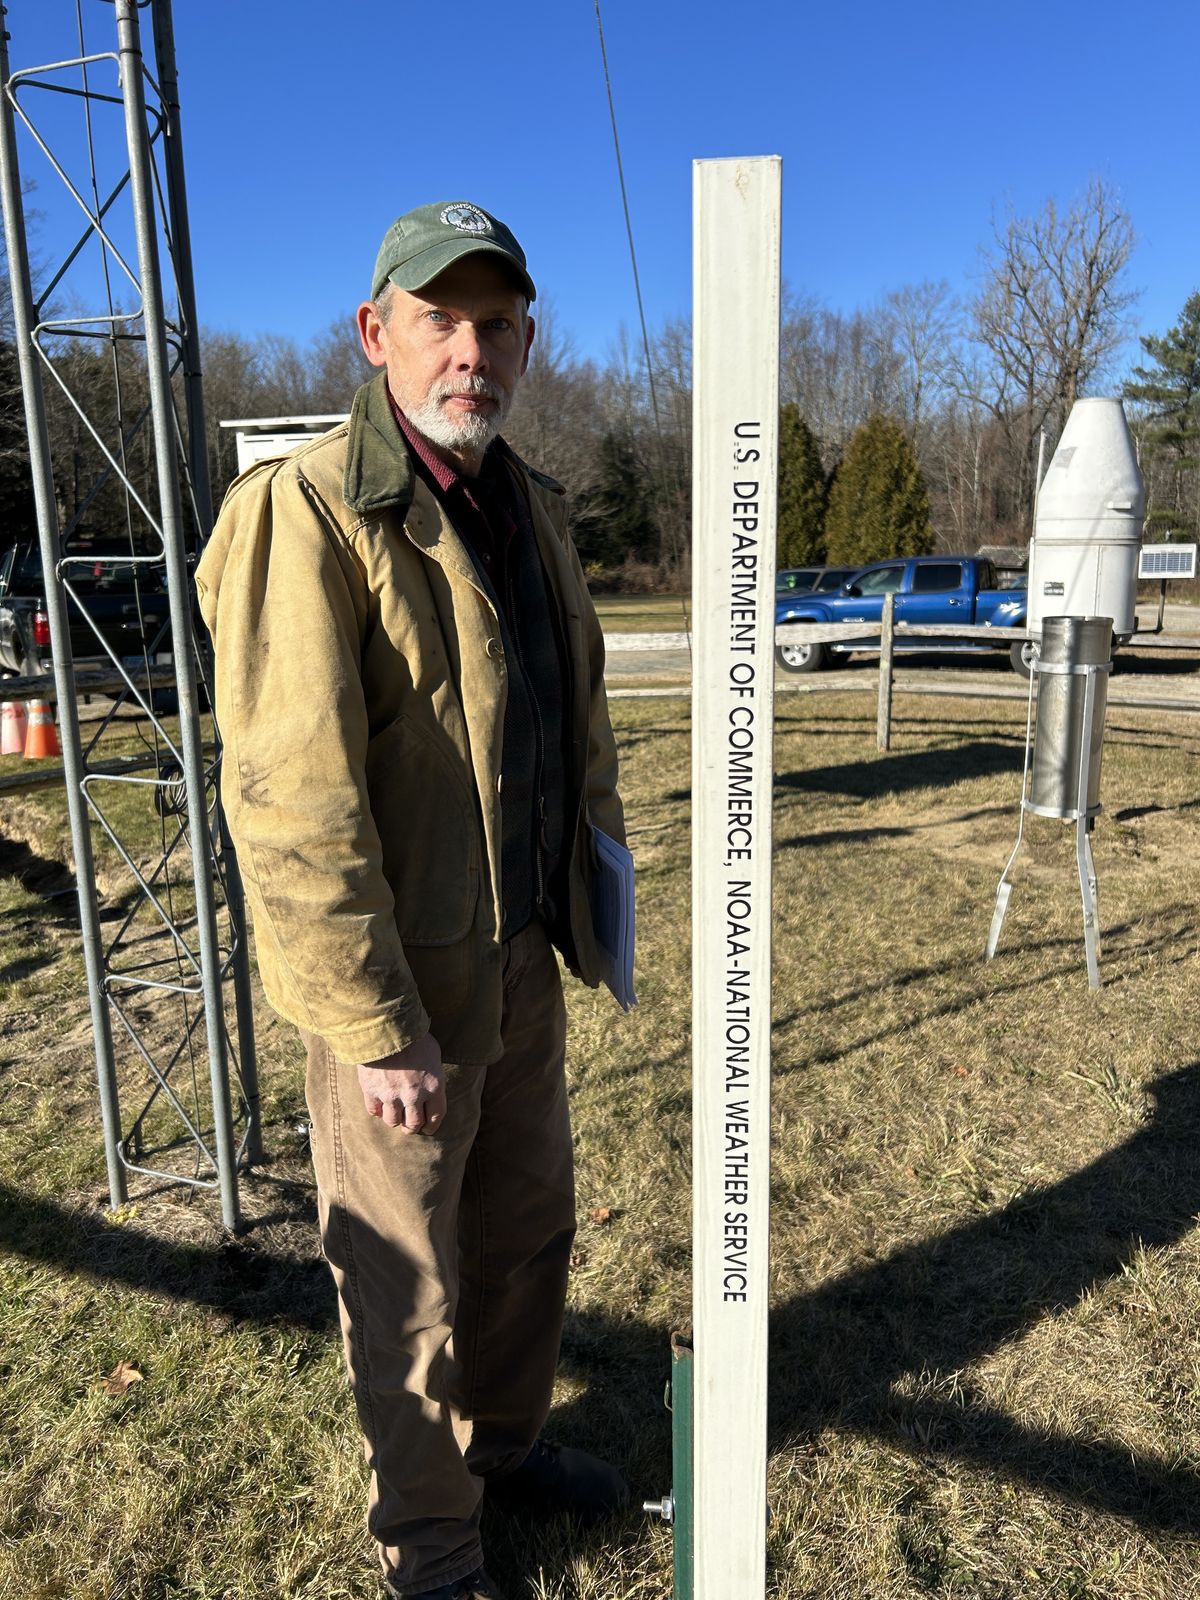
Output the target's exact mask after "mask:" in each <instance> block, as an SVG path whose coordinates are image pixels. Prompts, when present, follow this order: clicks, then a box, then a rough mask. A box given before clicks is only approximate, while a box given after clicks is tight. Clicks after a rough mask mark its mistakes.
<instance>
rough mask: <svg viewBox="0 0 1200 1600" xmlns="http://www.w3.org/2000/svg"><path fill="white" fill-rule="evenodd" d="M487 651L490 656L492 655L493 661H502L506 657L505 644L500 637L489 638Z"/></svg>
mask: <svg viewBox="0 0 1200 1600" xmlns="http://www.w3.org/2000/svg"><path fill="white" fill-rule="evenodd" d="M487 653H488V655H489V656H491V658H492V660H493V661H502V660H503V659H504V646H503V645H502V644H501V643H500V641H499V639H489V640H488V642H487Z"/></svg>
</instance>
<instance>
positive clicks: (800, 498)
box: [777, 405, 825, 567]
mask: <svg viewBox="0 0 1200 1600" xmlns="http://www.w3.org/2000/svg"><path fill="white" fill-rule="evenodd" d="M778 515H779V534H778V551H777V560H778V563H779V565H780V567H803V566H811V565H814V564H817V563H821V562H824V560H825V473H824V470H823V469H822V466H821V452H820V450H819V449H818V447H817V441H816V438H815V436H814V435H813V431H812V429H811V428H810V427H809V425H808V423H807V422H805V420H804V418H803V417H802V416H801V415H800V407H799V406H797V405H786V406H782V407H781V408H780V411H779V509H778Z"/></svg>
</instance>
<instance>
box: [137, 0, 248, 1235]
mask: <svg viewBox="0 0 1200 1600" xmlns="http://www.w3.org/2000/svg"><path fill="white" fill-rule="evenodd" d="M116 16H117V50H118V58H119V62H120V74H121V87H122V91H123V92H122V99H123V102H124V110H125V137H126V142H127V145H128V150H129V174H130V190H131V196H132V201H133V216H134V227H135V233H136V237H137V253H138V270H139V275H140V278H141V295H142V316H143V320H144V326H145V336H146V368H147V377H148V381H149V391H150V396H151V401H152V404H153V408H154V411H153V418H152V422H153V427H154V453H155V464H156V468H157V473H158V483H159V500H160V507H161V515H162V530H161V531H162V542H163V554H164V558H165V564H166V571H167V597H168V602H169V607H170V613H171V632H172V641H173V645H174V653H175V680H176V685H177V689H178V695H179V735H180V747H181V752H182V756H183V769H184V784H185V788H186V792H187V815H188V827H189V834H190V843H191V850H192V878H193V883H194V886H195V893H196V927H197V935H198V938H199V944H200V965H201V969H202V972H203V992H204V1013H205V1031H206V1033H207V1036H208V1060H209V1075H210V1079H211V1084H212V1106H213V1132H214V1142H215V1144H216V1149H217V1179H218V1184H219V1187H220V1193H221V1214H222V1219H223V1221H224V1223H225V1225H226V1227H228V1228H236V1227H237V1225H238V1223H239V1220H240V1214H239V1207H238V1192H237V1171H236V1159H237V1158H236V1152H235V1149H234V1143H233V1113H232V1104H231V1100H230V1093H229V1072H228V1063H227V1058H226V1052H225V1015H224V1005H223V996H222V984H221V978H220V953H219V945H218V939H217V917H216V901H215V896H214V893H213V880H212V871H211V856H210V838H209V820H208V804H207V796H206V786H205V778H204V761H203V755H202V752H201V748H200V710H199V702H198V697H197V692H196V663H195V658H194V655H193V645H192V610H191V604H190V590H191V583H190V574H189V572H188V567H187V560H186V557H185V553H184V544H183V518H182V502H181V498H180V493H179V481H178V472H177V458H176V444H175V431H174V410H173V407H172V404H171V380H170V373H169V365H168V360H167V342H166V334H165V330H164V326H163V294H162V278H161V274H160V270H159V256H158V238H157V231H156V228H155V222H154V216H155V213H154V191H153V186H152V182H151V172H150V150H149V142H148V139H147V133H146V95H145V84H144V81H143V76H142V51H141V38H140V32H139V26H138V4H137V0H116Z"/></svg>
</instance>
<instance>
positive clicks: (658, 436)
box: [595, 0, 692, 656]
mask: <svg viewBox="0 0 1200 1600" xmlns="http://www.w3.org/2000/svg"><path fill="white" fill-rule="evenodd" d="M595 7H596V32H597V34H598V35H599V38H600V60H601V63H602V65H603V67H604V89H605V92H606V94H607V95H608V115H609V120H610V122H611V123H612V136H613V153H614V154H615V156H616V158H617V182H618V184H619V185H620V189H621V208H622V210H623V211H624V213H625V233H626V236H627V237H628V239H629V262H630V265H631V266H632V268H633V290H634V294H635V295H636V296H637V308H638V321H639V323H640V324H641V329H642V351H643V353H644V355H645V358H646V381H647V383H648V384H649V386H650V407H651V410H652V411H653V412H654V435H655V440H656V442H657V444H658V465H659V473H660V476H662V475H663V468H664V466H665V464H666V451H665V448H664V446H663V432H662V418H661V417H660V415H659V410H658V390H657V388H656V386H655V383H654V362H653V361H652V359H651V356H650V335H649V333H648V332H647V331H646V308H645V306H644V304H643V303H642V282H641V278H640V276H639V274H638V264H637V249H636V247H635V245H634V242H633V221H632V219H631V217H630V215H629V194H628V191H627V190H626V188H625V167H624V163H623V162H622V160H621V139H620V136H619V134H618V133H617V108H616V104H615V102H614V101H613V91H612V78H611V76H610V75H609V70H608V51H607V50H606V49H605V46H604V23H603V22H602V21H601V18H600V0H595ZM668 530H669V533H670V538H671V545H672V551H673V554H674V556H675V571H676V573H677V574H678V572H679V565H680V563H679V546H678V543H677V541H676V538H675V530H674V526H673V524H671V522H670V519H669V518H668ZM680 604H681V606H682V608H683V627H684V632H685V633H686V634H687V644H688V654H689V656H690V655H691V652H692V627H691V622H690V620H689V618H688V606H687V597H686V595H685V596H681V599H680Z"/></svg>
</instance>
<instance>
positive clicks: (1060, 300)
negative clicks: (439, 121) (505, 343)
mask: <svg viewBox="0 0 1200 1600" xmlns="http://www.w3.org/2000/svg"><path fill="white" fill-rule="evenodd" d="M1133 244H1134V234H1133V226H1132V222H1131V219H1130V217H1129V216H1128V214H1127V213H1126V211H1125V210H1124V208H1123V207H1122V205H1121V203H1120V200H1119V198H1118V197H1117V196H1116V194H1115V192H1114V191H1113V190H1112V189H1111V188H1109V187H1108V186H1107V185H1106V184H1104V183H1102V182H1100V181H1094V182H1092V183H1090V184H1089V185H1088V186H1087V188H1086V189H1085V191H1084V192H1083V193H1082V194H1081V195H1080V196H1078V197H1077V198H1076V199H1074V200H1073V201H1071V202H1070V203H1068V204H1066V205H1061V204H1059V203H1058V202H1056V201H1054V200H1048V201H1047V202H1046V203H1045V205H1044V206H1043V207H1042V208H1041V210H1040V211H1038V212H1036V213H1035V214H1032V215H1029V216H1024V215H1020V214H1018V213H1017V212H1015V211H1013V210H1012V209H1008V210H1003V211H1001V212H998V213H997V214H996V216H995V217H994V218H993V221H992V226H991V230H990V235H989V238H988V240H987V242H986V243H985V244H984V245H983V247H982V248H981V250H980V256H979V263H978V271H977V273H976V277H975V281H974V287H973V290H972V292H970V293H969V294H966V295H962V296H959V295H955V294H953V293H952V292H951V290H950V288H949V286H948V285H947V284H946V283H945V282H937V283H934V282H925V283H920V284H915V285H908V286H904V287H901V288H899V289H897V290H895V291H894V292H892V293H890V294H888V295H887V296H886V297H885V298H884V300H883V301H882V302H881V303H880V304H878V305H876V306H873V307H867V308H864V309H858V310H854V311H851V312H842V311H837V310H832V309H830V308H829V307H827V306H823V305H821V304H820V303H818V302H817V301H816V300H814V299H813V298H811V297H808V296H805V295H803V294H800V293H796V292H789V293H788V294H787V295H786V296H785V303H784V307H783V315H782V325H781V344H780V356H781V401H782V410H781V416H780V462H779V524H780V534H779V539H780V548H779V556H780V560H781V562H782V563H783V564H786V565H800V564H803V563H808V562H819V561H829V562H831V563H836V564H839V565H842V564H844V565H853V564H857V563H861V562H864V561H868V560H872V559H876V558H878V557H882V556H890V555H896V554H911V553H919V552H921V551H924V550H933V549H941V550H959V551H971V550H975V549H977V548H978V547H979V545H980V544H981V543H984V542H988V543H999V544H1015V545H1023V544H1024V543H1025V542H1026V541H1027V540H1028V537H1029V533H1030V529H1031V525H1032V514H1033V500H1034V492H1035V487H1036V484H1035V478H1036V469H1037V460H1038V448H1039V441H1041V440H1042V437H1043V435H1044V436H1045V450H1046V456H1045V459H1047V460H1048V459H1049V454H1050V452H1051V451H1052V450H1053V447H1054V443H1055V441H1056V439H1057V437H1058V434H1059V432H1060V431H1061V429H1062V426H1063V424H1064V422H1065V420H1066V417H1067V414H1068V413H1069V411H1070V408H1071V406H1072V405H1073V403H1074V401H1075V400H1076V399H1077V398H1078V397H1079V396H1080V395H1082V394H1085V393H1089V392H1091V393H1095V392H1108V393H1123V394H1124V396H1125V399H1126V402H1127V411H1128V413H1129V416H1130V421H1131V424H1132V426H1133V429H1134V433H1135V436H1136V439H1137V443H1138V449H1139V457H1140V460H1141V465H1142V470H1143V473H1144V474H1145V477H1146V480H1147V487H1148V492H1149V501H1150V509H1149V515H1148V520H1147V536H1148V537H1163V536H1166V535H1167V534H1175V535H1177V536H1183V537H1190V538H1195V537H1196V536H1197V533H1198V531H1200V293H1196V294H1193V295H1192V296H1191V297H1190V298H1189V299H1188V300H1187V302H1186V304H1185V306H1184V307H1183V309H1182V311H1181V314H1180V318H1179V321H1178V323H1177V324H1176V325H1174V326H1172V327H1171V328H1169V329H1167V330H1165V331H1161V332H1154V333H1149V334H1145V335H1143V336H1142V337H1141V341H1140V344H1141V360H1140V361H1139V362H1138V363H1137V364H1136V365H1134V366H1133V367H1132V369H1131V370H1130V371H1129V372H1128V373H1127V375H1126V376H1125V378H1124V382H1123V383H1122V382H1121V381H1120V379H1119V375H1118V372H1117V362H1118V360H1119V358H1120V355H1121V352H1122V350H1123V348H1125V347H1126V346H1127V342H1128V340H1129V338H1130V336H1131V334H1132V332H1133V324H1132V308H1133V305H1134V301H1135V298H1136V297H1135V292H1134V290H1133V288H1132V287H1131V285H1130V282H1129V275H1130V261H1131V256H1132V251H1133ZM4 289H5V290H6V289H7V284H5V285H4ZM536 309H537V311H538V337H537V340H536V342H535V344H534V350H533V356H532V360H531V363H530V367H529V371H528V372H527V374H526V376H525V379H524V381H523V383H522V385H521V388H520V390H519V392H518V396H517V400H516V403H515V405H514V408H513V412H512V415H511V417H510V419H509V423H508V425H507V427H506V429H505V432H506V436H507V437H508V438H509V439H510V441H511V442H512V444H513V445H514V447H515V448H516V449H517V450H518V451H519V452H520V453H521V454H523V455H525V456H526V457H527V458H528V459H529V460H530V461H531V462H533V463H534V464H535V465H537V466H538V467H540V468H542V469H543V470H545V471H548V472H550V473H552V474H554V475H555V476H556V477H558V478H560V479H561V480H562V481H563V482H564V484H566V485H567V486H568V489H569V491H570V507H571V520H572V531H573V534H574V537H575V540H576V543H577V545H578V547H579V551H580V555H581V558H582V559H583V561H584V563H585V566H586V567H587V569H588V571H589V573H590V574H591V575H592V576H593V577H594V578H595V580H596V582H597V583H598V584H603V583H604V582H606V581H607V582H609V583H612V584H619V585H623V586H628V587H642V588H652V587H660V586H672V585H677V584H681V583H686V581H687V579H688V563H689V539H690V488H691V459H690V456H691V414H692V395H691V338H690V328H689V325H688V323H687V322H686V321H685V320H683V319H679V318H673V319H668V320H667V321H665V322H664V323H662V324H661V325H660V326H659V327H658V328H657V329H655V330H654V331H653V332H652V334H651V336H650V339H649V346H650V348H649V363H647V360H646V356H645V354H644V352H643V350H642V347H641V344H640V341H639V342H638V343H636V344H635V343H634V341H633V340H632V339H630V337H629V336H628V335H627V334H624V333H622V334H621V335H619V336H618V338H617V339H616V341H615V343H614V346H613V348H612V350H611V352H610V354H609V356H608V357H607V359H606V360H604V361H602V362H600V361H596V360H592V359H583V358H581V357H580V356H579V355H578V353H577V351H576V349H575V347H574V345H573V343H572V340H571V338H570V336H569V334H568V333H567V332H566V331H565V330H563V329H562V328H561V327H560V326H559V323H558V319H557V317H556V316H555V312H554V307H553V304H552V303H549V304H547V303H545V302H543V301H539V304H538V307H537V308H536ZM8 310H9V308H8V306H7V303H6V301H5V300H0V503H2V504H0V510H2V513H3V535H0V537H3V539H4V542H8V541H9V540H10V539H12V538H14V537H18V536H20V534H21V533H22V532H23V531H32V528H33V522H32V503H31V497H30V493H29V484H28V444H27V436H26V431H25V424H24V419H23V416H22V413H21V408H20V394H19V385H18V383H17V378H16V361H15V350H14V346H13V343H12V331H11V316H10V315H8V314H7V313H8ZM202 352H203V366H204V393H205V409H206V415H207V429H208V446H209V457H210V462H211V466H212V475H213V484H214V490H215V493H216V496H217V498H218V500H219V498H220V495H221V494H222V493H223V492H224V489H225V488H226V487H227V485H228V483H229V482H230V481H231V479H232V477H233V475H234V472H235V470H236V464H235V459H234V441H233V437H232V431H231V430H229V429H222V428H220V427H219V423H220V422H221V421H222V420H230V419H235V418H243V417H262V416H297V415H303V414H331V413H339V412H343V411H345V410H347V409H348V408H349V405H350V400H351V397H352V395H353V392H354V389H355V388H356V387H357V385H358V384H359V383H360V382H362V381H363V379H364V378H365V377H366V376H368V375H369V371H370V369H369V368H368V367H367V366H366V363H365V361H364V358H363V357H362V355H361V353H360V351H359V348H358V342H357V337H356V335H355V333H354V329H353V326H352V322H351V319H350V317H349V315H347V316H346V317H345V318H343V319H339V320H338V321H337V322H335V323H333V324H331V325H330V327H329V328H327V329H326V330H325V331H324V332H323V333H322V334H321V335H319V336H318V337H317V338H315V339H313V340H312V341H310V342H309V343H308V344H306V345H300V344H297V343H296V342H295V341H294V340H291V339H287V338H282V337H277V336H261V337H258V338H252V337H248V336H246V335H242V334H234V333H220V332H208V333H207V334H205V335H204V336H203V339H202ZM50 366H51V368H52V377H54V378H57V379H58V380H61V381H50V382H48V383H47V385H46V391H47V407H48V419H49V427H50V432H51V440H52V449H53V453H54V459H55V468H56V492H57V494H58V498H59V514H60V518H61V520H62V523H63V525H64V526H66V525H68V524H69V523H73V522H75V521H77V520H80V521H83V522H86V523H90V524H91V525H94V526H95V527H97V528H102V529H107V530H108V531H110V532H117V531H119V530H121V529H122V528H124V527H125V526H126V525H127V522H128V507H127V505H126V504H125V500H124V496H123V494H122V492H121V491H120V489H119V487H118V485H117V484H116V482H115V481H113V480H111V479H110V481H108V482H107V483H105V484H103V485H102V486H101V487H100V488H99V489H97V488H96V484H97V479H98V478H100V477H101V476H102V474H103V469H104V466H105V458H104V454H103V451H102V450H101V448H100V446H99V445H98V443H97V440H96V438H95V436H94V433H93V427H95V429H96V431H97V432H99V433H100V434H101V437H102V438H104V439H105V440H106V441H108V442H109V449H110V451H113V452H114V453H119V454H120V455H121V456H122V457H123V458H124V460H125V464H126V466H127V468H128V469H129V470H130V472H131V474H132V476H133V477H134V480H135V483H138V484H142V485H146V486H148V485H149V483H150V481H151V478H152V471H153V464H152V450H151V441H150V438H149V434H148V431H147V430H146V429H142V430H141V432H140V433H136V432H135V433H132V434H131V433H130V424H131V422H132V420H133V419H134V418H136V416H137V415H138V413H139V410H140V407H141V406H142V405H143V404H144V403H145V374H144V365H143V356H142V349H141V346H139V345H138V344H137V343H135V342H128V341H125V342H117V343H115V344H109V343H106V342H104V341H101V340H97V339H87V338H83V337H73V338H72V337H64V338H63V339H61V340H60V341H59V342H58V344H57V345H56V346H55V347H54V349H53V350H52V352H51V353H50ZM71 395H75V396H77V397H79V398H81V400H82V402H83V410H84V411H85V413H86V418H87V420H85V418H84V417H81V416H80V415H79V411H78V409H77V408H76V406H75V405H74V404H73V403H72V402H71V399H70V396H71ZM120 419H123V420H124V423H125V432H126V434H127V435H128V438H127V439H126V440H124V441H123V440H122V437H121V434H122V429H121V426H120ZM89 424H90V425H89ZM113 440H115V441H116V444H115V446H114V444H113V443H112V441H113Z"/></svg>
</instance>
